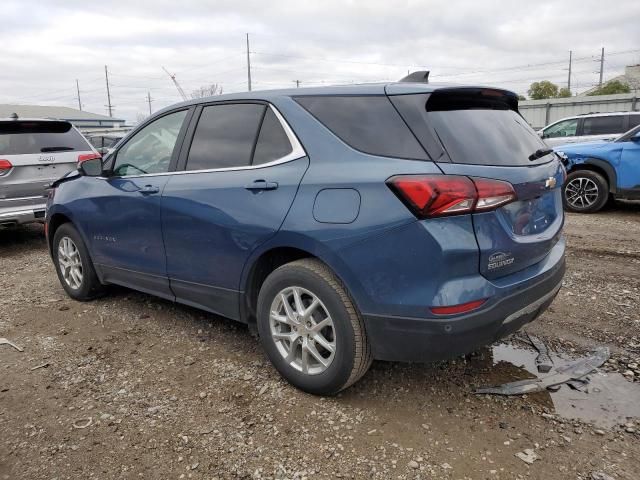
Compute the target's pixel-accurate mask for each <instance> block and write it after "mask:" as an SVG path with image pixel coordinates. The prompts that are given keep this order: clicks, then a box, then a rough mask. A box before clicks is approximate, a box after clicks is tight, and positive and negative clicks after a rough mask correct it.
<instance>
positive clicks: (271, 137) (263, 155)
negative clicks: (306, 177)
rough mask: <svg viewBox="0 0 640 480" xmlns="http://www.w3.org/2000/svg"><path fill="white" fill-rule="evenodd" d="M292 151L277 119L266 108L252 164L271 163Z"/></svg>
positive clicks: (271, 111)
mask: <svg viewBox="0 0 640 480" xmlns="http://www.w3.org/2000/svg"><path fill="white" fill-rule="evenodd" d="M292 150H293V149H292V147H291V143H290V142H289V138H288V137H287V134H286V133H285V132H284V129H283V128H282V125H281V124H280V121H279V120H278V117H276V114H275V113H273V110H271V109H270V108H268V109H267V113H266V114H265V116H264V120H263V121H262V127H261V128H260V135H259V136H258V142H257V143H256V151H255V153H254V154H253V164H254V165H258V164H261V163H267V162H272V161H274V160H277V159H279V158H282V157H284V156H286V155H288V154H290V153H291V151H292Z"/></svg>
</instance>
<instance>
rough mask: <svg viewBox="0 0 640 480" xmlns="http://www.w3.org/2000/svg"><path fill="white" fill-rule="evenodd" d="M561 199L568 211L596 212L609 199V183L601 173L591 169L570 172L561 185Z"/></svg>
mask: <svg viewBox="0 0 640 480" xmlns="http://www.w3.org/2000/svg"><path fill="white" fill-rule="evenodd" d="M562 200H563V202H564V207H565V209H566V210H568V211H570V212H576V213H594V212H597V211H598V210H601V209H602V207H604V206H605V205H606V203H607V201H608V200H609V184H608V183H607V180H606V179H605V178H604V177H603V176H602V175H600V174H599V173H597V172H592V171H591V170H577V171H575V172H571V173H570V174H569V175H568V176H567V181H566V182H565V183H564V185H563V187H562Z"/></svg>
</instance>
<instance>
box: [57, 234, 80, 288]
mask: <svg viewBox="0 0 640 480" xmlns="http://www.w3.org/2000/svg"><path fill="white" fill-rule="evenodd" d="M58 265H59V266H60V273H61V274H62V278H63V279H64V281H65V282H66V284H67V285H69V287H71V288H72V289H74V290H77V289H78V288H80V287H81V286H82V259H81V258H80V251H79V250H78V247H77V246H76V244H75V243H74V242H73V240H71V239H70V238H69V237H62V238H61V239H60V243H59V244H58Z"/></svg>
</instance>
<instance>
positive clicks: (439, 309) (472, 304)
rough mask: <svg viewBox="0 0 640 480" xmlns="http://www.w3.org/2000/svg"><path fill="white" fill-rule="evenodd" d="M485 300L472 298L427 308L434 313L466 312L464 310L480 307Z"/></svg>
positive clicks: (468, 310)
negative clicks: (469, 300)
mask: <svg viewBox="0 0 640 480" xmlns="http://www.w3.org/2000/svg"><path fill="white" fill-rule="evenodd" d="M486 301H487V300H486V299H482V300H474V301H472V302H467V303H461V304H460V305H447V306H445V307H431V308H429V310H431V312H432V313H435V314H436V315H453V314H456V313H466V312H470V311H471V310H475V309H476V308H480V307H481V306H482V305H483V304H484V302H486Z"/></svg>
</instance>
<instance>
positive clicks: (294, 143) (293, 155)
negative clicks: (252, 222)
mask: <svg viewBox="0 0 640 480" xmlns="http://www.w3.org/2000/svg"><path fill="white" fill-rule="evenodd" d="M269 108H270V109H271V111H272V112H273V113H274V114H275V116H276V118H277V119H278V121H279V122H280V125H281V126H282V128H283V130H284V133H285V134H286V136H287V139H288V140H289V143H290V144H291V152H290V153H288V154H287V155H285V156H284V157H280V158H277V159H275V160H272V161H270V162H266V163H261V164H259V165H245V166H243V167H225V168H205V169H202V170H180V171H173V172H162V173H144V174H140V175H127V176H124V177H98V178H101V179H107V178H146V177H163V176H166V175H188V174H192V173H211V172H234V171H239V170H257V169H260V168H265V167H272V166H274V165H280V164H282V163H287V162H290V161H292V160H298V159H300V158H303V157H306V156H307V152H306V151H305V149H304V148H303V147H302V144H301V143H300V141H299V140H298V137H297V136H296V134H295V133H294V132H293V130H292V129H291V127H290V126H289V123H288V122H287V121H286V120H285V118H284V117H283V116H282V114H281V113H280V112H279V111H278V109H277V108H275V107H274V106H273V105H272V104H270V103H269Z"/></svg>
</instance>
